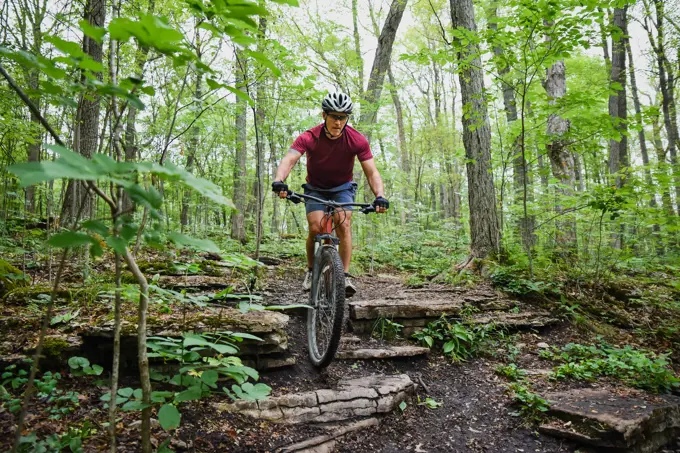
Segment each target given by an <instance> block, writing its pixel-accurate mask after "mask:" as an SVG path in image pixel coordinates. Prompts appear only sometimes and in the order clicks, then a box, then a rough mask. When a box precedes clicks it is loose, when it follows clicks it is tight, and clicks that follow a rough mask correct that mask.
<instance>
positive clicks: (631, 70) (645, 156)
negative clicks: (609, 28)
mask: <svg viewBox="0 0 680 453" xmlns="http://www.w3.org/2000/svg"><path fill="white" fill-rule="evenodd" d="M625 45H626V52H627V54H628V74H629V76H630V89H631V92H632V94H633V105H634V106H635V121H636V122H637V123H638V127H639V128H640V130H639V131H638V140H639V142H640V154H642V163H643V164H644V166H645V169H644V171H645V182H646V183H647V187H649V190H652V188H653V187H654V183H653V181H652V173H651V170H650V168H649V152H648V151H647V139H646V138H645V128H644V122H643V120H642V107H641V105H640V97H639V95H638V89H637V79H636V77H635V66H634V65H633V52H632V50H631V48H630V40H629V39H626V43H625ZM649 205H650V206H651V207H656V194H655V193H652V196H651V198H650V200H649Z"/></svg>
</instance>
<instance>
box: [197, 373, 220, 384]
mask: <svg viewBox="0 0 680 453" xmlns="http://www.w3.org/2000/svg"><path fill="white" fill-rule="evenodd" d="M218 377H219V374H218V373H217V371H215V370H206V371H204V372H203V373H202V374H201V381H203V383H205V384H206V385H208V386H210V387H212V388H216V387H217V378H218Z"/></svg>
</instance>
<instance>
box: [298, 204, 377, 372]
mask: <svg viewBox="0 0 680 453" xmlns="http://www.w3.org/2000/svg"><path fill="white" fill-rule="evenodd" d="M286 198H287V199H289V200H290V201H292V202H293V203H300V202H310V201H313V202H315V203H319V204H322V205H324V207H325V208H324V216H323V218H322V219H321V227H322V228H321V231H323V233H321V234H317V235H316V237H315V238H314V261H313V263H314V264H313V265H312V286H311V288H310V291H309V305H310V307H311V308H310V309H308V310H307V343H308V348H309V358H310V359H311V361H312V363H313V364H314V365H315V366H317V367H319V368H323V367H326V366H328V365H329V364H330V363H331V361H332V360H333V358H334V357H335V353H336V352H337V350H338V345H339V344H340V336H341V335H342V327H343V324H344V321H345V269H344V267H343V265H342V261H341V260H340V254H339V253H338V247H339V245H340V239H339V238H338V237H337V236H336V235H335V228H336V226H337V225H336V224H335V214H336V213H339V214H341V213H343V212H344V211H339V209H341V208H344V207H347V206H352V207H358V208H361V210H360V211H359V212H362V213H364V214H368V213H369V212H375V207H374V206H373V205H372V204H367V203H337V202H335V201H329V200H323V199H321V198H317V197H314V196H311V195H306V194H299V193H295V192H293V191H289V192H288V196H287V197H286Z"/></svg>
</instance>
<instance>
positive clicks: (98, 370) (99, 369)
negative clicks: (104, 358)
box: [92, 365, 104, 376]
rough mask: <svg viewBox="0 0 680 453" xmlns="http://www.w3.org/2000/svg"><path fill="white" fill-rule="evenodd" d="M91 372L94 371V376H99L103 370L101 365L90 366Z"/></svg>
mask: <svg viewBox="0 0 680 453" xmlns="http://www.w3.org/2000/svg"><path fill="white" fill-rule="evenodd" d="M92 371H94V374H95V376H99V375H101V374H102V371H104V368H103V367H102V366H101V365H92Z"/></svg>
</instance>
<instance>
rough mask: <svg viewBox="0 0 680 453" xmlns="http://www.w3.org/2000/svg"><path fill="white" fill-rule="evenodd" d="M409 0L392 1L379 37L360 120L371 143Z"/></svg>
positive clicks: (363, 130)
mask: <svg viewBox="0 0 680 453" xmlns="http://www.w3.org/2000/svg"><path fill="white" fill-rule="evenodd" d="M407 1H408V0H393V1H392V4H391V5H390V12H389V13H388V14H387V19H386V20H385V24H384V25H383V29H382V31H381V32H380V36H379V37H378V48H377V49H376V50H375V58H374V60H373V67H372V68H371V75H370V77H369V79H368V86H367V88H366V93H365V94H364V102H363V104H362V106H361V108H362V113H361V119H360V121H359V123H360V124H361V126H362V132H363V134H364V135H365V136H366V138H367V139H368V141H369V143H370V141H371V136H372V134H373V130H372V129H373V125H375V123H376V119H377V115H378V107H379V105H378V104H379V102H380V95H381V93H382V88H383V82H384V80H385V72H386V71H387V69H388V68H389V66H390V59H391V57H392V45H393V44H394V38H395V37H396V35H397V29H398V28H399V23H400V22H401V18H402V16H403V15H404V10H405V9H406V3H407Z"/></svg>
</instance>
